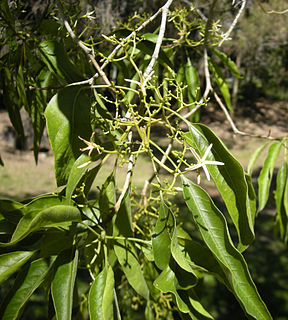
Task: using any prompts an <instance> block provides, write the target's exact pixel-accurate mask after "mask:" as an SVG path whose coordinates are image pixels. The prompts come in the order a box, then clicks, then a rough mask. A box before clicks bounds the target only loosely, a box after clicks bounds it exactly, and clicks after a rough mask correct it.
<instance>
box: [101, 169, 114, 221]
mask: <svg viewBox="0 0 288 320" xmlns="http://www.w3.org/2000/svg"><path fill="white" fill-rule="evenodd" d="M115 202H116V186H115V178H114V172H112V173H111V174H110V175H109V176H108V178H107V179H106V181H105V182H104V184H103V186H102V188H101V190H100V195H99V210H100V215H101V218H102V220H103V221H106V220H108V219H111V218H112V213H113V208H114V205H115Z"/></svg>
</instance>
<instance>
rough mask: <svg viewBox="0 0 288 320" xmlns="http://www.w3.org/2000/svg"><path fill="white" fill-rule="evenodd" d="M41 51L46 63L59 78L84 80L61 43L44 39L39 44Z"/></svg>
mask: <svg viewBox="0 0 288 320" xmlns="http://www.w3.org/2000/svg"><path fill="white" fill-rule="evenodd" d="M39 51H40V54H41V58H42V60H43V61H44V63H45V64H46V65H47V67H48V68H49V70H50V71H52V72H53V73H54V74H55V75H56V76H57V77H58V78H59V79H61V80H64V79H65V80H66V82H68V83H71V82H76V81H81V80H83V77H82V76H81V73H80V72H79V71H78V70H77V68H76V66H75V65H74V63H73V62H72V61H71V60H70V59H69V57H68V55H67V53H66V51H65V48H64V47H63V45H62V44H61V43H59V42H56V41H52V40H49V41H43V42H41V43H40V45H39Z"/></svg>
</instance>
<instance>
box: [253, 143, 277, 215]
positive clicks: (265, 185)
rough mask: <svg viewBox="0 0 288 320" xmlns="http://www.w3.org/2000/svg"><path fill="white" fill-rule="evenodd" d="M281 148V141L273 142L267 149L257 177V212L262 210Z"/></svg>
mask: <svg viewBox="0 0 288 320" xmlns="http://www.w3.org/2000/svg"><path fill="white" fill-rule="evenodd" d="M280 150H281V143H280V142H275V143H273V144H272V145H271V146H270V147H269V150H268V155H267V158H266V159H265V161H264V165H263V168H262V169H261V172H260V175H259V177H258V199H259V203H258V212H259V211H261V210H263V209H264V207H265V205H266V203H267V201H268V197H269V189H270V184H271V180H272V177H273V171H274V165H275V162H276V160H277V158H278V155H279V152H280Z"/></svg>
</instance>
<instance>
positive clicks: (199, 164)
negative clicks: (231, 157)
mask: <svg viewBox="0 0 288 320" xmlns="http://www.w3.org/2000/svg"><path fill="white" fill-rule="evenodd" d="M211 148H212V143H211V144H210V145H209V147H208V148H207V149H206V151H205V153H204V156H203V157H202V158H201V157H200V156H199V154H198V153H197V152H196V151H195V150H194V149H193V148H190V151H191V152H192V154H193V156H194V157H195V159H196V160H197V163H196V164H193V165H192V166H190V167H187V168H185V170H197V169H199V168H201V167H202V168H203V170H204V172H205V175H206V178H207V180H208V181H210V174H209V171H208V169H207V167H206V165H207V164H214V165H216V166H223V165H224V163H223V162H220V161H213V160H206V158H207V156H208V154H209V152H210V150H211ZM197 182H198V184H199V183H200V175H198V177H197Z"/></svg>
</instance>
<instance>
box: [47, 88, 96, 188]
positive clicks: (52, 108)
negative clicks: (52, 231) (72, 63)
mask: <svg viewBox="0 0 288 320" xmlns="http://www.w3.org/2000/svg"><path fill="white" fill-rule="evenodd" d="M90 106H91V103H90V100H89V99H88V98H87V96H86V95H85V94H84V93H83V92H82V91H80V90H79V89H77V88H65V89H63V90H61V91H59V92H58V93H57V94H56V95H55V96H54V97H53V98H52V99H51V100H50V102H49V104H48V106H47V108H46V110H45V117H46V120H47V127H48V134H49V139H50V143H51V146H52V150H53V153H54V158H55V159H54V161H55V174H56V180H57V185H58V186H61V185H64V184H66V182H67V180H68V177H69V174H70V170H71V167H72V166H73V164H74V162H75V161H76V159H77V158H78V157H79V156H80V154H81V151H80V148H83V147H85V146H86V145H85V144H84V143H83V141H81V140H80V139H79V136H80V137H81V138H83V139H85V140H88V141H89V139H90V136H91V125H90Z"/></svg>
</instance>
